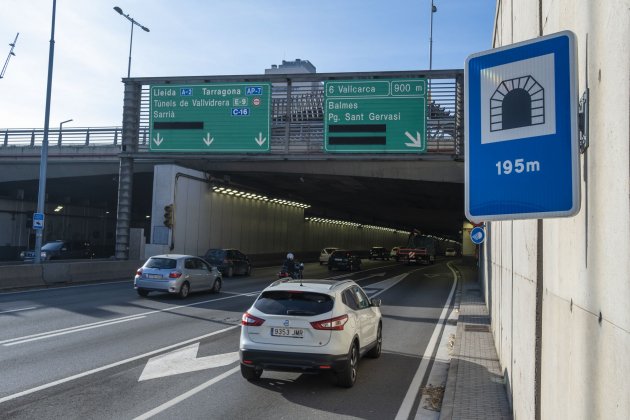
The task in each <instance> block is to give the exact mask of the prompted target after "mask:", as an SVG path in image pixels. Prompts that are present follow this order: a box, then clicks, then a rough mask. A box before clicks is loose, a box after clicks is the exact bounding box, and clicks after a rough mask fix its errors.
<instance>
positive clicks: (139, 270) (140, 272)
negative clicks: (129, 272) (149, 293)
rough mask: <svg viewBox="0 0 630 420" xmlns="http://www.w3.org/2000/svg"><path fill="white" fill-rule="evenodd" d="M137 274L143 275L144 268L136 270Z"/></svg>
mask: <svg viewBox="0 0 630 420" xmlns="http://www.w3.org/2000/svg"><path fill="white" fill-rule="evenodd" d="M136 276H142V268H138V270H137V271H136Z"/></svg>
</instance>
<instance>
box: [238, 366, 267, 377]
mask: <svg viewBox="0 0 630 420" xmlns="http://www.w3.org/2000/svg"><path fill="white" fill-rule="evenodd" d="M262 373H263V370H262V369H260V368H255V367H249V366H245V365H243V364H241V375H243V378H245V379H247V380H248V381H256V380H258V379H260V377H261V375H262Z"/></svg>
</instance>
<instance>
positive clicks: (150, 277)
mask: <svg viewBox="0 0 630 420" xmlns="http://www.w3.org/2000/svg"><path fill="white" fill-rule="evenodd" d="M147 278H149V279H161V278H162V276H161V275H159V274H147Z"/></svg>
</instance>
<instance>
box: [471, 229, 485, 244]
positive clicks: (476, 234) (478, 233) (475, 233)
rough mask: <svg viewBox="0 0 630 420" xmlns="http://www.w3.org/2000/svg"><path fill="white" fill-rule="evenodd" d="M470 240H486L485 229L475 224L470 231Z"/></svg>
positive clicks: (476, 242) (474, 241)
mask: <svg viewBox="0 0 630 420" xmlns="http://www.w3.org/2000/svg"><path fill="white" fill-rule="evenodd" d="M470 240H471V241H472V242H473V243H474V244H476V245H479V244H482V243H483V241H485V240H486V231H485V229H484V228H482V227H480V226H477V227H474V228H472V230H471V231H470Z"/></svg>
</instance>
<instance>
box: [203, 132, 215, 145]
mask: <svg viewBox="0 0 630 420" xmlns="http://www.w3.org/2000/svg"><path fill="white" fill-rule="evenodd" d="M213 141H214V137H210V132H208V135H207V136H206V137H204V138H203V142H204V143H206V146H210V145H211V144H212V142H213Z"/></svg>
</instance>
